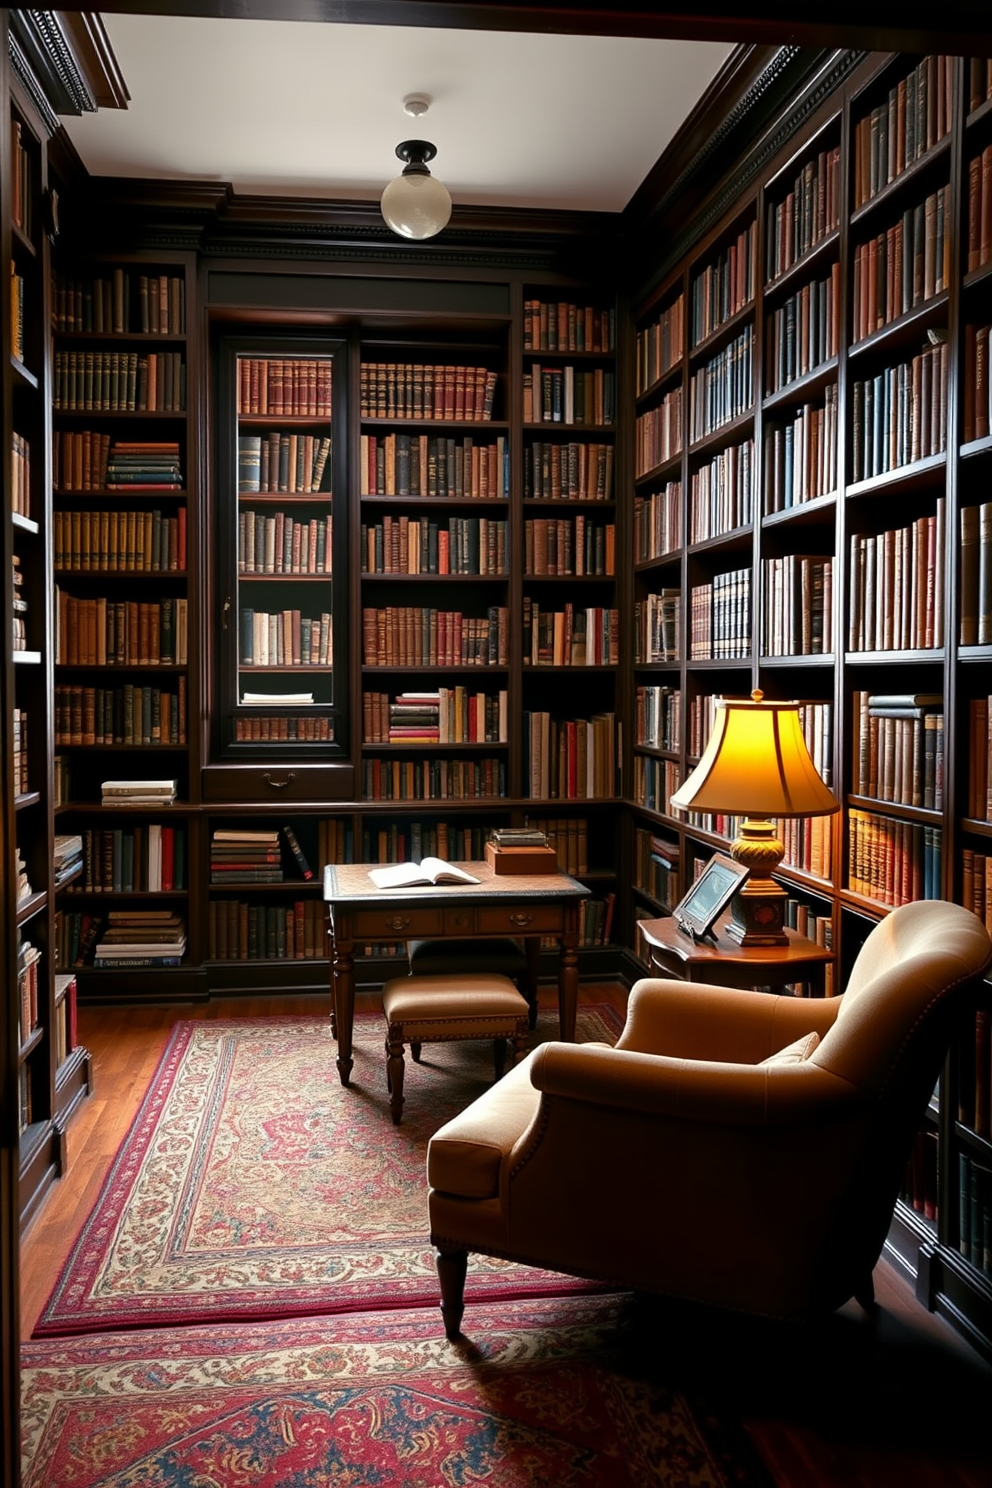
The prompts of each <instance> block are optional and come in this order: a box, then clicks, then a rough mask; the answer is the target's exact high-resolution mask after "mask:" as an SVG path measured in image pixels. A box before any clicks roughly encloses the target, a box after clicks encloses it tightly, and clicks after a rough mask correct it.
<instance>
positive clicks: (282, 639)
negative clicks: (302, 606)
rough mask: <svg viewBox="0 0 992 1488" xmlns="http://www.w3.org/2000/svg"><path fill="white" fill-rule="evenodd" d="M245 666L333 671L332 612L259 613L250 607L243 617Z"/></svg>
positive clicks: (244, 611)
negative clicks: (318, 668) (309, 668)
mask: <svg viewBox="0 0 992 1488" xmlns="http://www.w3.org/2000/svg"><path fill="white" fill-rule="evenodd" d="M239 633H240V639H241V645H240V656H239V661H240V664H241V665H242V666H258V667H270V666H274V667H314V666H319V667H330V666H333V665H334V625H333V621H332V619H331V615H330V612H329V611H327V610H325V611H324V612H323V613H322V614H321V615H304V614H303V612H302V611H301V610H296V609H293V610H278V611H275V612H271V613H270V612H269V611H267V610H256V609H253V608H252V607H251V606H249V605H246V606H244V607H243V608H242V610H241V615H240V632H239Z"/></svg>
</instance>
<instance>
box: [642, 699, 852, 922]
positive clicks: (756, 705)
mask: <svg viewBox="0 0 992 1488" xmlns="http://www.w3.org/2000/svg"><path fill="white" fill-rule="evenodd" d="M671 804H672V806H674V807H675V808H676V809H677V810H679V811H715V812H726V813H728V814H731V815H734V816H740V817H742V818H743V821H742V823H741V827H740V835H739V836H738V837H737V838H736V840H735V841H734V842H733V844H732V845H731V849H730V851H731V856H732V857H733V858H734V859H735V860H736V861H737V862H738V863H740V864H741V866H742V867H744V868H746V869H747V870H748V876H747V878H746V879H745V880H744V882H743V884H742V885H741V887H740V889H739V890H738V891H737V893H736V894H735V895H734V897H733V899H732V900H731V901H730V916H731V918H730V923H729V924H728V925H727V934H728V935H729V936H731V938H732V939H733V940H735V941H737V943H738V944H739V945H742V946H748V945H785V944H786V935H785V932H784V930H783V915H784V910H785V901H786V899H787V897H788V896H787V894H786V892H785V890H784V889H783V888H782V887H781V886H780V885H779V884H777V883H775V882H773V880H772V874H773V873H774V872H775V870H776V868H777V867H778V866H779V864H780V863H781V861H782V858H783V856H784V854H785V847H784V845H783V843H782V841H781V838H780V837H779V836H778V830H777V828H776V825H775V818H781V817H794V816H828V815H829V814H830V813H831V812H834V811H837V810H838V809H839V806H840V803H839V802H838V801H837V800H836V799H835V798H834V796H833V794H832V793H831V791H830V790H829V789H828V788H827V786H826V785H824V783H823V781H822V780H821V779H820V776H819V774H818V773H817V769H816V766H815V765H814V764H813V761H812V760H811V759H810V755H809V750H808V749H807V748H806V740H805V739H804V738H803V731H802V726H801V724H800V721H799V704H798V703H796V702H791V703H771V702H766V701H765V700H764V694H763V693H762V692H761V691H760V690H757V689H756V690H755V691H754V692H752V694H751V696H750V698H722V697H718V698H717V699H716V719H715V721H714V725H713V732H712V733H711V734H710V737H709V742H708V743H707V745H706V748H705V750H704V751H703V755H702V757H701V759H700V761H699V764H698V765H697V766H696V768H695V769H694V770H693V772H692V774H691V775H690V776H689V778H688V779H687V780H686V781H685V782H684V783H683V784H682V785H680V786H679V788H678V790H677V791H675V792H674V793H673V795H672V797H671Z"/></svg>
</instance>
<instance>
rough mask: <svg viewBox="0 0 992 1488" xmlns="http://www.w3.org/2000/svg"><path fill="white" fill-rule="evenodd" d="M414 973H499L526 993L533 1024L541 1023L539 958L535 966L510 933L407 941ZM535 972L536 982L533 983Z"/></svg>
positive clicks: (412, 972)
mask: <svg viewBox="0 0 992 1488" xmlns="http://www.w3.org/2000/svg"><path fill="white" fill-rule="evenodd" d="M406 950H407V956H408V958H409V961H410V975H411V976H447V975H449V973H454V972H467V973H468V974H469V975H470V976H474V975H475V974H476V973H477V972H483V971H484V972H499V974H500V975H501V976H505V977H509V978H510V980H511V981H512V982H514V983H515V984H516V985H517V986H518V987H519V988H520V990H521V992H522V993H523V994H524V996H525V997H526V999H527V1006H528V1007H529V1008H530V1026H531V1028H534V1027H535V1026H536V1024H537V961H536V959H535V961H534V965H533V967H531V966H530V965H529V963H528V960H527V952H526V951H525V950H524V948H523V946H522V945H521V944H520V942H519V941H517V940H514V939H513V938H512V936H509V935H483V936H475V937H471V936H463V937H461V938H459V937H458V936H449V937H448V938H447V939H441V940H410V941H407V947H406ZM532 975H533V982H532V979H531V978H532Z"/></svg>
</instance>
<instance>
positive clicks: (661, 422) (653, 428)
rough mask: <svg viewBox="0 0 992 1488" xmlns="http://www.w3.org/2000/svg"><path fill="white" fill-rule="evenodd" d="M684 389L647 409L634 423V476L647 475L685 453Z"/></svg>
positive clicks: (676, 389) (673, 389)
mask: <svg viewBox="0 0 992 1488" xmlns="http://www.w3.org/2000/svg"><path fill="white" fill-rule="evenodd" d="M683 404H684V400H683V396H682V389H681V387H674V388H672V389H671V391H670V392H667V393H666V394H665V396H664V397H663V398H662V400H661V402H660V403H658V404H657V405H656V407H654V408H646V409H645V410H644V412H643V413H639V414H638V415H637V418H636V419H635V420H634V474H635V476H637V477H638V478H639V477H640V476H642V475H647V474H648V473H649V472H650V471H652V470H654V469H656V468H657V466H659V465H664V464H665V462H666V461H667V460H674V458H675V457H676V455H680V454H681V453H682V412H683Z"/></svg>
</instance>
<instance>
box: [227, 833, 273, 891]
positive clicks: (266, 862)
mask: <svg viewBox="0 0 992 1488" xmlns="http://www.w3.org/2000/svg"><path fill="white" fill-rule="evenodd" d="M282 881H283V872H282V852H281V849H280V846H279V828H278V827H276V828H274V829H273V830H272V831H265V830H262V831H238V830H236V829H233V828H231V829H229V828H225V827H219V828H218V829H217V830H216V831H215V832H214V834H213V838H212V839H211V843H210V882H211V883H215V884H238V883H282Z"/></svg>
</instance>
